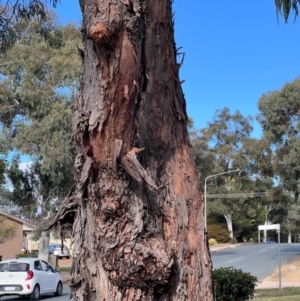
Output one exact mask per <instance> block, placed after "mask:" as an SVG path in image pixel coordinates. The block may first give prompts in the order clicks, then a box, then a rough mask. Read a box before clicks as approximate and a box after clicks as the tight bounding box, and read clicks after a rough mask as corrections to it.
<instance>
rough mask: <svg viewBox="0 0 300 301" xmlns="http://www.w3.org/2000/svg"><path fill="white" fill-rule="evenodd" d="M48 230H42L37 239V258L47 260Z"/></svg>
mask: <svg viewBox="0 0 300 301" xmlns="http://www.w3.org/2000/svg"><path fill="white" fill-rule="evenodd" d="M49 241H50V236H49V232H45V231H43V232H42V234H41V237H40V239H39V252H38V258H40V259H43V260H46V261H48V260H49V248H48V246H49Z"/></svg>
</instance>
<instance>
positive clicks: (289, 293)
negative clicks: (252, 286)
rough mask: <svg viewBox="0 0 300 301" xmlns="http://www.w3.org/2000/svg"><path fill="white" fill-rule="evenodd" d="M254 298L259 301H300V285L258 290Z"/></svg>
mask: <svg viewBox="0 0 300 301" xmlns="http://www.w3.org/2000/svg"><path fill="white" fill-rule="evenodd" d="M254 300H257V301H299V300H300V287H286V288H282V290H281V292H279V289H278V288H277V289H263V290H256V292H255V298H254Z"/></svg>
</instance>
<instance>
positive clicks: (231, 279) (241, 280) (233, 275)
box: [213, 267, 257, 301]
mask: <svg viewBox="0 0 300 301" xmlns="http://www.w3.org/2000/svg"><path fill="white" fill-rule="evenodd" d="M213 279H214V287H215V293H216V300H217V301H246V300H250V299H253V297H254V292H255V284H256V282H257V278H256V277H255V276H253V275H251V274H250V273H244V272H243V271H242V270H238V269H234V268H233V267H229V268H220V269H216V270H214V271H213Z"/></svg>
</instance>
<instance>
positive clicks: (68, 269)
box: [58, 267, 71, 274]
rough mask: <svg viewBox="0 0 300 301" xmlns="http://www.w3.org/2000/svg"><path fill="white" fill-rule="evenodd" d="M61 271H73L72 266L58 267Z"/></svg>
mask: <svg viewBox="0 0 300 301" xmlns="http://www.w3.org/2000/svg"><path fill="white" fill-rule="evenodd" d="M58 269H59V272H60V273H69V274H70V272H71V267H58Z"/></svg>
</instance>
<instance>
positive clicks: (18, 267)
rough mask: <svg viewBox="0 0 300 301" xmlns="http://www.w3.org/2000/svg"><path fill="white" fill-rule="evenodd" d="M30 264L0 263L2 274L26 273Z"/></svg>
mask: <svg viewBox="0 0 300 301" xmlns="http://www.w3.org/2000/svg"><path fill="white" fill-rule="evenodd" d="M26 271H29V264H28V263H25V262H2V263H1V262H0V272H26Z"/></svg>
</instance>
